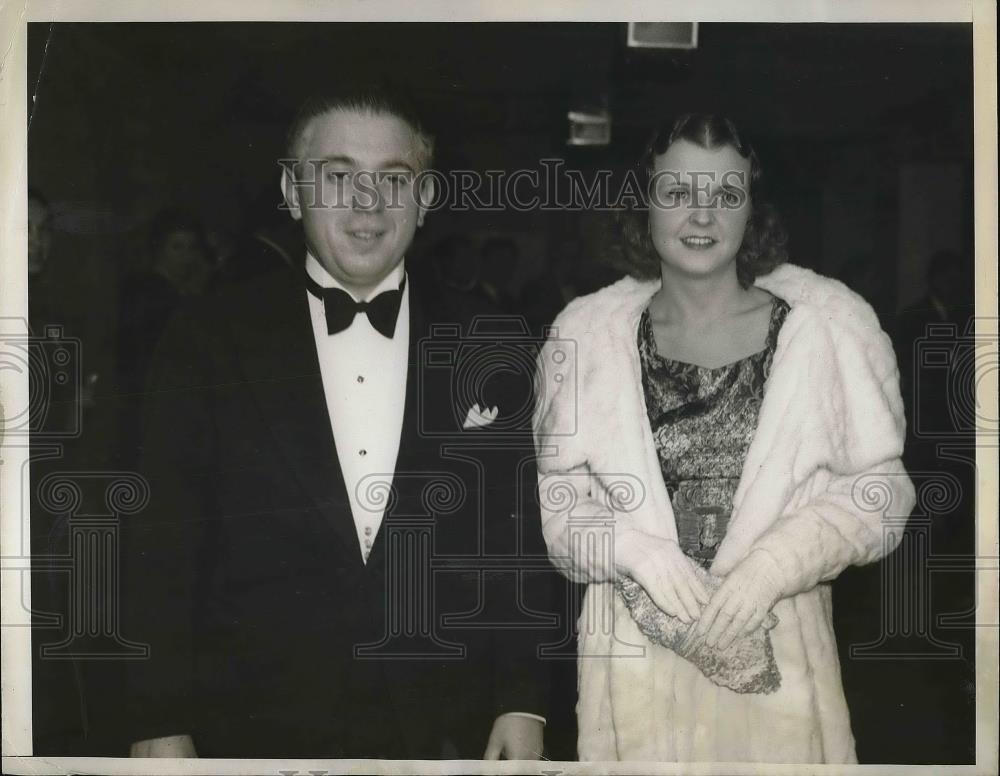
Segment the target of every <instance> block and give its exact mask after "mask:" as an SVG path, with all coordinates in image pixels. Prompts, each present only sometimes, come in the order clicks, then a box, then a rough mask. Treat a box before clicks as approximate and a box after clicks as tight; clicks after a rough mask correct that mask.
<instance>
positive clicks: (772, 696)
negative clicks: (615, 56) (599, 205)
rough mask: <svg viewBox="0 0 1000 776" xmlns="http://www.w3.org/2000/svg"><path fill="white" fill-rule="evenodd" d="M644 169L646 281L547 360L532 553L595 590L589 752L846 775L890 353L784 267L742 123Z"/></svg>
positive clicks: (856, 301)
mask: <svg viewBox="0 0 1000 776" xmlns="http://www.w3.org/2000/svg"><path fill="white" fill-rule="evenodd" d="M639 172H640V175H641V176H642V177H643V178H644V179H645V181H646V182H648V184H649V186H648V192H649V197H650V206H649V208H648V211H642V212H634V213H632V214H631V218H632V220H631V221H630V222H628V224H627V228H626V230H625V235H626V238H627V240H628V242H629V244H630V246H631V247H632V248H633V249H634V251H635V254H636V255H637V256H639V257H648V258H649V259H650V261H651V264H650V266H649V267H647V269H649V268H650V267H655V270H653V273H655V274H653V277H651V278H649V274H651V273H648V272H647V273H646V274H645V276H646V277H647V278H649V279H643V278H642V277H626V278H624V279H623V280H620V281H618V282H617V283H615V284H613V285H611V286H608V287H606V288H604V289H602V290H600V291H598V292H597V293H594V294H591V295H589V296H585V297H582V298H579V299H577V300H575V301H574V302H572V303H570V305H569V306H567V307H566V309H565V310H564V311H563V312H562V313H561V314H560V315H559V317H558V318H557V320H556V322H555V327H556V328H555V332H554V334H553V336H552V337H550V339H549V340H548V341H547V342H546V344H545V346H544V347H543V349H542V352H541V354H540V357H539V384H538V387H539V398H538V404H537V408H536V414H535V440H536V446H537V450H538V454H539V460H538V466H539V495H540V499H541V503H542V520H543V529H544V534H545V539H546V542H547V544H548V550H549V556H550V558H551V559H552V561H553V563H554V564H555V565H556V566H557V567H558V568H559V569H560V570H561V571H562V572H563V573H564V574H565V575H566V576H568V577H569V578H570V579H572V580H574V581H576V582H582V583H587V584H588V588H587V592H586V596H585V599H584V605H583V608H582V614H581V616H580V620H579V623H578V624H579V685H578V689H579V698H578V704H577V716H578V721H579V731H580V733H579V744H578V746H579V756H580V758H581V759H583V760H656V761H726V762H745V761H759V762H801V763H805V762H809V763H813V762H819V763H822V762H828V763H850V762H855V761H856V757H855V751H854V739H853V736H852V734H851V728H850V720H849V716H848V710H847V705H846V701H845V698H844V692H843V687H842V684H841V679H840V665H839V662H838V657H837V645H836V641H835V639H834V634H833V626H832V619H831V611H832V609H831V606H832V602H831V594H830V585H829V583H830V581H831V580H832V579H834V578H835V577H836V576H837V575H838V574H839V573H840V572H841V571H842V570H843V569H844V568H845V567H846V566H848V565H850V564H864V563H870V562H872V561H875V560H877V559H879V558H881V557H882V556H884V555H885V554H887V553H888V552H891V551H892V550H893V549H894V547H895V546H896V544H897V543H898V541H899V538H900V536H901V533H902V531H903V528H904V525H905V522H906V518H907V516H908V514H909V512H910V509H911V508H912V506H913V501H914V494H913V488H912V485H911V483H910V480H909V478H908V477H907V475H906V472H905V471H904V469H903V467H902V464H901V462H900V455H901V453H902V446H903V432H904V420H903V407H902V401H901V398H900V394H899V387H898V386H899V380H898V372H897V369H896V362H895V358H894V356H893V350H892V347H891V344H890V341H889V338H888V337H887V336H886V334H885V333H884V332H883V331H882V330H881V329H880V328H879V325H878V321H877V319H876V317H875V314H874V312H873V311H872V309H871V307H869V305H868V304H866V303H865V301H864V300H863V299H861V298H860V297H859V296H857V295H856V294H855V293H853V292H852V291H850V290H849V289H847V288H846V287H845V286H843V285H842V284H840V283H838V282H836V281H834V280H830V279H828V278H825V277H822V276H820V275H817V274H815V273H813V272H811V271H809V270H807V269H803V268H800V267H796V266H793V265H791V264H786V263H784V258H785V256H784V241H783V239H782V237H781V234H782V233H781V229H780V226H779V225H778V223H777V219H776V216H775V215H774V214H773V212H772V211H771V210H770V209H769V208H768V207H767V206H766V205H765V204H764V203H763V201H762V198H761V192H760V184H761V176H760V166H759V163H758V160H757V157H756V155H755V153H754V152H753V150H752V149H751V148H750V146H749V145H748V144H747V143H746V142H745V141H744V139H743V138H742V137H741V135H740V133H739V131H738V129H737V128H736V127H735V126H734V125H733V124H732V122H730V121H728V120H726V119H724V118H720V117H716V116H700V115H688V116H684V117H682V118H681V119H679V120H678V121H676V122H674V123H672V124H667V125H664V126H663V127H661V128H660V129H659V130H658V131H657V132H656V133H655V135H654V138H653V140H652V141H651V142H650V144H649V146H648V147H647V151H646V153H645V155H644V157H643V159H642V160H641V161H640V165H639ZM637 274H638V275H643V273H642V272H641V271H639V272H637Z"/></svg>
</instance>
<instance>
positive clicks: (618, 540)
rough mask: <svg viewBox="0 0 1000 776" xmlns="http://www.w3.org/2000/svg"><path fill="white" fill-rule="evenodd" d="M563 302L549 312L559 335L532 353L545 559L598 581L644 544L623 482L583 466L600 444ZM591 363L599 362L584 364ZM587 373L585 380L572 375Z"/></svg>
mask: <svg viewBox="0 0 1000 776" xmlns="http://www.w3.org/2000/svg"><path fill="white" fill-rule="evenodd" d="M576 312H579V310H578V309H577V308H574V307H573V306H571V307H570V308H568V309H567V310H566V311H564V313H563V315H561V316H560V318H559V319H557V321H556V324H557V326H561V328H559V329H558V331H559V334H560V335H561V336H560V337H552V338H550V339H549V340H547V341H546V343H545V345H544V346H543V347H542V350H541V353H540V354H539V357H538V363H537V371H536V376H537V379H536V391H537V395H536V404H535V415H534V424H533V425H534V434H535V448H536V452H537V454H538V480H539V481H538V491H539V505H540V507H541V516H542V534H543V536H544V538H545V543H546V546H547V548H548V553H549V559H550V560H551V561H552V564H553V565H554V566H555V567H556V568H557V569H558V570H559V571H560V572H561V573H562V574H564V575H565V576H567V577H569V578H570V579H571V580H573V581H574V582H580V583H589V582H605V581H609V580H612V579H614V577H615V576H616V574H617V570H618V569H621V568H629V566H628V565H627V564H629V563H630V562H634V561H635V560H636V557H637V556H638V555H641V554H642V552H643V548H644V547H645V546H647V543H646V542H644V541H643V539H644V536H645V534H643V532H642V531H639V530H638V529H636V528H635V526H634V524H633V520H632V518H631V515H630V514H629V509H630V507H629V501H630V499H629V496H628V495H627V493H626V491H627V490H628V489H627V487H626V488H622V487H616V486H615V484H614V483H612V484H610V485H609V484H607V483H601V482H599V481H598V478H597V477H595V476H594V474H593V473H592V471H591V469H590V464H591V458H592V454H591V450H590V446H591V445H596V444H600V443H601V441H600V439H597V438H596V437H597V432H596V430H595V429H597V428H598V427H599V424H598V423H592V422H590V421H591V419H589V418H587V417H586V413H585V412H583V411H581V410H582V407H583V406H584V404H585V402H584V397H583V396H582V394H583V392H584V388H585V386H586V385H587V384H589V383H590V380H591V379H592V378H593V375H591V374H590V373H588V372H586V371H585V370H586V369H587V368H588V365H587V363H586V356H585V354H584V353H582V352H581V347H580V346H581V345H582V344H583V343H585V342H587V343H588V344H589V343H591V342H592V341H593V339H592V338H591V337H589V336H575V335H579V334H580V332H581V331H582V330H583V329H585V328H586V326H585V325H583V326H581V322H580V321H579V320H575V318H576V316H574V315H573V313H576ZM591 366H592V367H595V368H597V369H598V370H600V369H602V368H603V367H601V366H600V365H591ZM582 374H587V375H588V376H587V379H586V380H578V376H579V375H582Z"/></svg>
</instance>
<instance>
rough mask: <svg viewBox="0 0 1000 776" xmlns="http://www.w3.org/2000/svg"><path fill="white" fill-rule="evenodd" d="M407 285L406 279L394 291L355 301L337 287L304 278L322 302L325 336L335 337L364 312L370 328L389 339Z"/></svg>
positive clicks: (404, 277)
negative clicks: (326, 286)
mask: <svg viewBox="0 0 1000 776" xmlns="http://www.w3.org/2000/svg"><path fill="white" fill-rule="evenodd" d="M405 286H406V276H405V275H404V276H403V280H402V281H401V282H400V284H399V288H398V289H396V290H395V291H383V292H382V293H381V294H379V295H378V296H376V297H375V298H374V299H371V300H369V301H367V302H355V301H354V298H353V297H352V296H351V295H350V294H349V293H347V292H346V291H344V290H343V289H340V288H323V287H322V286H321V285H320V284H319V283H317V282H316V281H315V280H313V279H312V278H311V277H309V275H306V288H307V289H308V290H309V293H310V294H312V295H313V296H315V297H316V298H317V299H322V300H323V312H324V313H325V314H326V333H327V334H336V333H337V332H339V331H343V330H344V329H346V328H347V327H348V326H350V325H351V323H352V322H353V321H354V316H355V315H357V314H358V313H364V314H365V315H367V316H368V321H369V322H370V323H371V325H372V328H374V329H375V331H377V332H378V333H379V334H381V335H382V336H384V337H388V338H389V339H392V334H393V332H394V331H396V319H397V318H398V317H399V306H400V304H402V302H403V288H404V287H405Z"/></svg>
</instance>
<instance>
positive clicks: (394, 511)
mask: <svg viewBox="0 0 1000 776" xmlns="http://www.w3.org/2000/svg"><path fill="white" fill-rule="evenodd" d="M289 137H290V142H289V156H290V157H292V158H293V159H294V162H293V163H287V162H286V163H285V169H284V173H283V175H282V189H283V192H284V196H285V200H286V202H287V204H288V208H289V210H290V212H291V215H292V217H293V218H295V219H296V220H298V221H300V222H301V224H302V227H303V232H304V236H305V243H306V247H307V253H306V256H305V257H303V258H304V271H302V272H292V273H289V272H287V271H286V272H280V273H276V274H271V275H266V276H263V277H261V278H258V279H254V280H251V281H249V282H248V283H247V284H245V285H243V286H241V287H239V288H235V289H231V290H229V289H227V290H226V291H225V292H224V293H221V294H220V295H218V296H217V297H216V298H214V299H211V300H206V301H205V302H202V303H198V304H197V305H196V306H195V307H193V308H192V309H191V310H189V311H188V312H187V313H185V314H183V315H181V316H179V317H178V318H177V319H176V320H175V321H174V322H173V324H172V325H171V326H170V327H169V329H168V331H167V333H166V334H165V336H164V338H163V340H162V343H161V346H160V349H159V353H158V356H157V358H156V360H155V364H154V367H153V373H154V374H153V378H152V382H151V393H150V402H149V404H150V406H149V410H148V413H147V419H146V434H145V439H146V442H145V449H144V463H143V472H144V473H145V474H146V475H147V477H148V478H149V482H150V486H151V494H152V495H151V499H150V504H149V506H148V507H147V509H146V510H145V511H144V512H143V513H141V514H140V515H139V516H138V517H136V518H135V519H134V520H132V521H131V522H130V523H129V524H128V525H127V527H126V532H125V536H126V544H127V548H128V550H127V555H126V564H127V565H126V585H127V589H128V590H129V591H130V592H129V594H127V597H128V598H129V601H128V607H127V611H128V618H127V619H126V621H125V623H124V628H125V629H126V630H127V631H128V633H127V634H126V635H127V636H129V637H130V638H133V639H135V640H137V641H143V642H146V643H148V644H149V645H150V656H149V659H148V660H145V661H140V662H137V663H136V664H135V665H134V666H133V670H132V671H131V672H130V678H129V683H130V689H131V691H132V696H133V697H132V699H131V706H130V708H131V709H132V710H133V713H134V729H133V730H132V731H130V732H131V740H133V741H134V742H135V743H133V745H132V754H133V755H134V756H173V757H178V756H182V757H184V756H186V757H190V756H202V757H205V756H209V757H351V758H354V757H379V758H442V757H443V758H479V757H486V758H488V759H489V758H493V759H499V758H507V759H536V758H538V757H540V756H541V752H542V739H543V736H542V732H543V725H544V710H543V707H542V702H543V700H542V699H543V698H544V696H545V687H544V681H543V679H544V672H543V671H542V668H543V666H542V664H541V663H540V662H539V658H538V646H539V644H540V642H541V640H543V638H544V630H545V629H546V628H547V627H548V626H549V619H548V618H546V617H545V616H544V615H542V614H539V613H540V612H544V611H546V610H547V606H548V603H547V596H546V592H545V590H546V588H547V581H548V578H547V575H546V574H545V572H543V571H541V570H540V569H542V568H543V565H544V559H545V548H544V544H543V542H542V540H541V536H540V521H539V517H538V514H537V504H536V502H535V498H534V487H533V486H534V478H535V473H534V464H533V459H532V455H533V447H532V442H531V438H530V432H529V431H528V429H527V426H526V423H522V424H521V425H518V424H517V423H508V424H506V425H505V424H504V423H503V422H502V421H503V419H504V415H505V414H507V415H508V416H511V413H517V412H519V411H520V416H521V417H522V418H524V417H526V416H525V413H524V411H523V410H524V408H525V407H528V408H529V409H530V401H531V397H530V383H528V382H527V381H528V380H529V379H530V375H522V376H521V377H520V378H518V379H512V380H508V381H507V382H506V383H503V382H502V381H501V380H492V379H490V380H486V382H485V384H482V385H477V386H476V390H475V391H474V392H473V393H474V394H475V395H469V396H468V397H465V398H463V397H462V396H458V395H456V391H455V390H454V385H455V382H454V379H453V378H454V370H455V369H458V370H462V369H463V364H464V363H465V361H464V360H465V359H468V358H475V357H476V355H475V353H476V348H472V353H471V355H470V354H469V353H467V352H465V351H466V350H468V349H463V348H462V347H455V348H453V349H452V351H450V352H452V353H453V354H454V361H453V364H452V366H453V369H451V370H449V369H440V368H430V361H429V360H428V359H426V358H424V357H423V356H422V352H423V348H424V344H426V343H427V342H428V341H430V340H428V339H427V338H428V337H430V339H431V340H433V339H434V338H435V337H436V336H437V335H438V332H437V330H436V329H435V328H434V326H433V324H434V323H435V322H434V321H433V319H432V318H431V317H430V316H429V314H428V313H429V312H431V311H427V310H424V309H422V308H421V304H420V299H421V295H420V294H419V293H418V292H417V291H416V290H412V291H411V288H410V286H411V283H410V282H409V279H408V276H407V273H406V271H405V265H404V256H405V254H406V251H407V249H408V247H409V246H410V244H411V241H412V239H413V237H414V234H415V231H416V229H417V228H418V226H420V225H421V224H422V222H423V219H424V215H425V212H426V211H425V207H424V204H423V203H424V202H427V201H428V199H427V198H429V197H431V196H432V195H433V191H432V188H431V187H432V186H433V183H432V182H431V179H430V178H429V177H428V178H425V179H424V182H423V184H422V185H421V186H420V188H419V190H418V181H419V180H420V176H419V175H418V174H419V173H420V172H421V171H423V170H425V169H427V168H428V167H429V165H430V163H431V154H432V140H431V138H430V136H429V135H428V133H427V132H426V131H425V129H424V128H423V125H422V124H421V122H420V120H419V118H418V117H417V116H416V115H415V114H414V113H413V112H412V111H411V109H410V108H409V107H407V105H406V103H405V102H403V101H401V100H400V99H398V98H397V97H396V96H394V95H392V94H390V93H388V92H385V91H383V90H378V89H374V90H364V91H358V92H354V93H344V94H340V95H336V96H333V97H327V98H321V99H313V100H311V101H309V102H308V103H307V104H306V105H305V107H304V108H303V109H302V112H301V114H300V116H299V117H298V118H297V120H296V121H295V123H294V124H293V126H292V129H291V131H290V135H289ZM422 197H423V199H422ZM500 349H501V350H502V349H503V348H502V347H500ZM446 350H447V348H446ZM492 350H493V352H496V351H497V346H496V345H495V346H494V347H493V348H492ZM438 363H440V362H438ZM487 371H489V370H487ZM501 371H504V370H501ZM526 385H527V387H526ZM466 399H468V402H467V403H470V404H471V405H472V406H470V407H466V406H464V404H463V402H464V401H466ZM473 399H475V401H473ZM529 414H530V413H529ZM522 426H523V433H522ZM501 432H502V433H501ZM531 568H535V569H539V570H538V571H531Z"/></svg>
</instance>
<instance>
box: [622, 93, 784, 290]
mask: <svg viewBox="0 0 1000 776" xmlns="http://www.w3.org/2000/svg"><path fill="white" fill-rule="evenodd" d="M678 140H688V141H690V142H692V143H695V144H696V145H699V146H701V147H702V148H708V149H712V148H719V147H721V146H727V145H728V146H732V147H733V148H734V149H736V152H737V153H738V154H739V155H740V156H742V157H743V158H744V159H749V160H750V191H749V194H750V207H751V210H750V217H749V219H748V220H747V226H746V231H745V232H744V234H743V243H742V244H741V245H740V249H739V252H738V253H737V254H736V276H737V277H738V278H739V282H740V285H742V286H743V287H744V288H746V287H748V286H750V285H751V284H752V283H753V282H754V280H755V279H756V278H757V276H759V275H766V274H767V273H768V272H770V271H771V270H772V269H774V268H775V267H777V266H778V265H779V264H781V263H783V262H784V261H786V260H787V259H788V249H787V245H788V234H787V232H785V228H784V226H783V225H782V223H781V219H780V218H779V217H778V213H777V211H776V210H775V209H774V207H773V206H772V205H770V204H769V203H768V202H767V201H766V199H765V198H764V197H763V186H762V180H761V179H762V171H761V166H760V160H759V159H758V158H757V152H756V151H754V149H753V147H752V146H751V145H750V143H749V142H748V141H747V139H746V138H745V137H744V136H743V134H742V133H741V132H740V131H739V129H737V128H736V125H735V124H734V123H733V122H732V121H731V120H730V119H728V118H726V117H725V116H719V115H716V114H708V113H687V114H684V115H683V116H680V117H679V118H677V119H676V120H674V121H670V122H664V123H662V124H660V125H659V126H657V128H656V129H655V131H654V132H653V134H652V137H651V138H650V140H649V142H648V143H647V144H646V148H645V150H644V151H643V154H642V156H641V157H640V158H639V162H638V164H637V165H636V169H635V171H634V172H635V173H636V175H637V178H638V182H639V185H640V186H641V187H642V191H643V192H644V194H645V196H646V202H647V203H648V202H649V201H650V200H651V199H652V192H650V190H649V186H650V181H651V180H652V178H653V174H654V167H653V162H654V159H655V158H656V157H657V156H660V155H661V154H664V153H666V151H667V149H668V148H669V147H670V146H671V145H672V144H673V143H674V142H676V141H678ZM617 222H618V225H619V229H620V230H621V233H622V237H623V240H624V244H625V254H626V260H627V264H628V267H629V274H631V275H632V276H633V277H637V278H641V279H652V278H658V277H659V276H660V258H659V255H658V254H657V252H656V248H655V247H654V245H653V241H652V239H651V238H650V234H649V208H648V207H644V206H639V207H637V206H636V205H635V204H632V205H629V206H627V207H625V208H623V209H622V210H620V211H618V214H617Z"/></svg>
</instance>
